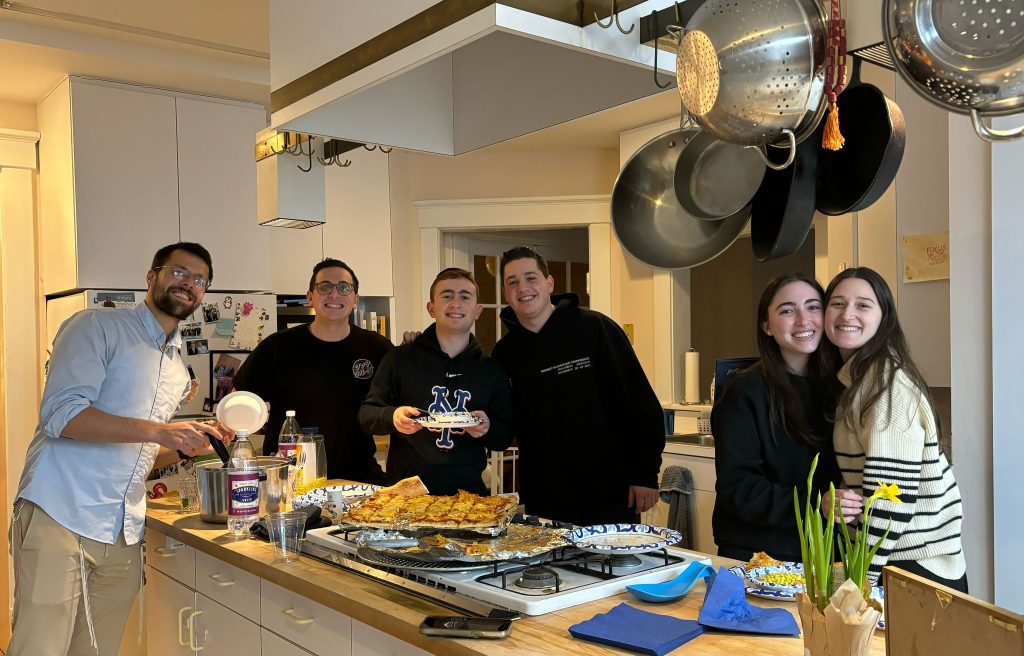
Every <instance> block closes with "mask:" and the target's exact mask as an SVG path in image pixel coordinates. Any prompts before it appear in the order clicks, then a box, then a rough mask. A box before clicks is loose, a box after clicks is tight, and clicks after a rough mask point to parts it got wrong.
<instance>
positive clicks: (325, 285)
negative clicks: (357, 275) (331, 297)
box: [313, 280, 356, 296]
mask: <svg viewBox="0 0 1024 656" xmlns="http://www.w3.org/2000/svg"><path fill="white" fill-rule="evenodd" d="M313 289H315V290H317V291H318V292H320V293H321V294H322V295H324V296H327V295H328V294H330V293H331V290H332V289H337V290H338V293H339V294H341V295H342V296H348V295H349V294H351V293H352V292H354V291H355V289H356V288H355V285H353V284H352V283H350V282H345V281H342V282H339V283H337V284H335V283H333V282H327V281H326V280H325V281H323V282H318V283H317V284H315V285H313Z"/></svg>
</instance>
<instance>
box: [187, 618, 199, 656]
mask: <svg viewBox="0 0 1024 656" xmlns="http://www.w3.org/2000/svg"><path fill="white" fill-rule="evenodd" d="M202 614H203V611H201V610H194V611H192V613H191V614H190V615H189V616H188V648H189V649H191V650H193V651H202V650H203V646H202V645H200V644H199V643H198V642H197V641H196V622H195V620H196V618H197V617H199V616H200V615H202Z"/></svg>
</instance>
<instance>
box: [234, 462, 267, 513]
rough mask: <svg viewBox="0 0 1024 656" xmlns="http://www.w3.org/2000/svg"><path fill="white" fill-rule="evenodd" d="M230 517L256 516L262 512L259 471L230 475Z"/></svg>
mask: <svg viewBox="0 0 1024 656" xmlns="http://www.w3.org/2000/svg"><path fill="white" fill-rule="evenodd" d="M228 493H229V495H228V515H229V516H233V517H237V516H240V515H256V514H258V513H259V511H260V473H259V471H256V470H253V471H237V472H229V473H228Z"/></svg>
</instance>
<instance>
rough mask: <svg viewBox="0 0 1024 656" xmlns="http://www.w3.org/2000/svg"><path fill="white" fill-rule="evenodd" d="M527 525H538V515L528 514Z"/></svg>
mask: <svg viewBox="0 0 1024 656" xmlns="http://www.w3.org/2000/svg"><path fill="white" fill-rule="evenodd" d="M526 524H527V526H540V517H537V516H536V515H530V516H528V517H527V518H526Z"/></svg>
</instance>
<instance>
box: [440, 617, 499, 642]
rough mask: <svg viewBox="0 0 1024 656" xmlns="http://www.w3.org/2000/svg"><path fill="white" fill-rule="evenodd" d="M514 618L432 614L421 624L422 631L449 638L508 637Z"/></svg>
mask: <svg viewBox="0 0 1024 656" xmlns="http://www.w3.org/2000/svg"><path fill="white" fill-rule="evenodd" d="M511 628H512V620H507V619H502V618H500V617H458V616H445V615H430V616H428V617H427V619H425V620H423V624H420V633H422V634H424V635H430V636H442V637H447V638H507V637H508V632H509V630H511Z"/></svg>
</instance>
